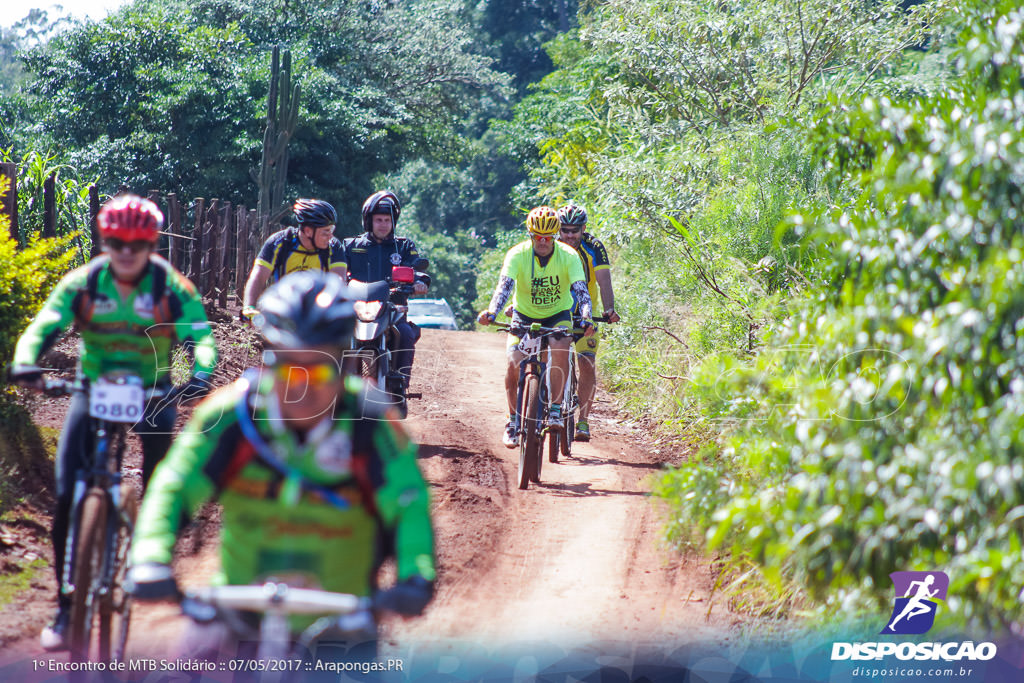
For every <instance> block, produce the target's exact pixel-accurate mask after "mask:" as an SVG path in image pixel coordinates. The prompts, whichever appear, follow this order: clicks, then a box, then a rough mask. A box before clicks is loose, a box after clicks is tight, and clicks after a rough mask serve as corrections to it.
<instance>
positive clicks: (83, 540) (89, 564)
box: [65, 488, 107, 662]
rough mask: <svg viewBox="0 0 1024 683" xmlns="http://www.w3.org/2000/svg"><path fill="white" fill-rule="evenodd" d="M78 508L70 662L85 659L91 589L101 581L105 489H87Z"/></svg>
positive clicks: (92, 601)
mask: <svg viewBox="0 0 1024 683" xmlns="http://www.w3.org/2000/svg"><path fill="white" fill-rule="evenodd" d="M80 510H81V512H80V513H79V515H78V531H77V532H76V533H75V535H74V543H75V566H74V568H73V569H72V583H73V584H74V586H75V591H74V593H73V594H72V596H71V623H70V625H69V629H68V641H69V645H70V649H71V658H72V661H76V662H85V661H88V660H89V649H90V645H91V640H92V622H93V616H94V612H95V607H96V599H97V598H96V596H95V592H96V589H97V587H98V582H99V581H100V580H102V576H101V574H102V572H103V554H104V550H105V549H106V542H105V541H106V538H105V536H106V526H107V493H106V491H104V490H103V489H99V488H93V489H90V490H89V491H88V492H87V493H86V494H85V497H84V498H83V499H82V506H81V508H80ZM68 550H70V548H69V549H68ZM65 552H66V551H65Z"/></svg>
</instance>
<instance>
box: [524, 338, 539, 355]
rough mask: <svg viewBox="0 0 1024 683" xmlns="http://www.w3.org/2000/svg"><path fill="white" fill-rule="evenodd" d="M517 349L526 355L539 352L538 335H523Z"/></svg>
mask: <svg viewBox="0 0 1024 683" xmlns="http://www.w3.org/2000/svg"><path fill="white" fill-rule="evenodd" d="M519 350H520V351H522V352H523V353H525V354H526V355H527V356H535V355H537V354H538V353H540V337H523V340H522V341H521V342H519Z"/></svg>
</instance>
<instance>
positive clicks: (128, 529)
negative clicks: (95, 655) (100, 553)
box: [99, 484, 139, 662]
mask: <svg viewBox="0 0 1024 683" xmlns="http://www.w3.org/2000/svg"><path fill="white" fill-rule="evenodd" d="M138 512H139V503H138V498H137V497H136V495H135V489H133V488H132V487H131V486H129V485H128V484H122V485H121V507H120V510H119V513H120V514H119V516H118V524H117V529H116V536H114V537H113V541H114V543H115V547H114V548H115V553H114V563H115V564H114V572H113V575H114V576H113V582H112V585H111V587H110V591H109V592H108V593H107V595H106V596H105V597H104V599H103V600H101V601H100V609H99V616H100V618H99V658H100V660H101V661H105V662H109V661H123V660H124V652H125V644H126V643H127V641H128V626H129V624H130V623H131V616H132V597H131V595H129V594H128V593H127V592H126V591H125V590H124V588H123V586H124V580H125V575H126V574H127V571H128V550H129V549H130V548H131V543H132V532H133V531H134V530H135V518H136V516H137V515H138ZM115 617H116V618H115Z"/></svg>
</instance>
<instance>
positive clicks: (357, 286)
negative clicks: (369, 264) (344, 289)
mask: <svg viewBox="0 0 1024 683" xmlns="http://www.w3.org/2000/svg"><path fill="white" fill-rule="evenodd" d="M348 289H349V292H351V294H352V298H353V299H355V300H356V301H387V300H388V295H389V294H390V293H391V290H390V288H389V287H388V281H387V280H378V281H377V282H360V281H359V280H352V281H351V282H350V283H349V284H348Z"/></svg>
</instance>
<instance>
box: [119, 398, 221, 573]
mask: <svg viewBox="0 0 1024 683" xmlns="http://www.w3.org/2000/svg"><path fill="white" fill-rule="evenodd" d="M212 401H213V398H212V397H211V398H210V399H207V401H205V402H204V403H203V404H202V405H201V406H200V408H197V412H196V414H195V416H194V417H193V418H192V419H191V420H190V421H189V423H188V424H187V425H185V429H184V431H182V433H181V435H180V436H179V437H178V438H177V439H175V441H174V443H173V444H172V445H171V449H170V451H168V453H167V456H166V457H165V458H164V459H163V460H162V461H160V464H159V465H157V467H156V470H155V471H154V472H153V478H152V479H151V480H150V482H149V486H147V487H146V495H145V496H143V498H142V508H141V510H139V518H138V521H137V522H136V525H135V535H134V537H133V540H132V548H131V558H132V563H133V564H142V563H145V562H156V563H160V564H170V563H171V559H172V553H173V550H174V542H175V540H176V538H177V535H178V529H179V527H180V525H181V522H182V519H183V517H184V518H190V517H191V516H192V515H194V514H195V512H196V510H198V509H199V506H200V505H202V504H203V503H204V502H206V501H207V500H209V499H210V498H211V497H212V496H213V493H214V485H213V482H212V481H210V479H209V478H208V477H207V476H206V473H205V472H204V468H205V465H206V463H207V461H208V460H209V459H210V455H211V454H212V453H213V452H214V451H215V450H216V448H217V446H218V442H219V439H220V435H219V434H218V435H217V436H212V435H211V434H210V432H211V431H213V432H220V433H221V434H222V433H223V431H222V430H219V429H217V427H218V425H217V423H218V422H219V421H221V420H222V419H223V417H224V416H223V415H222V413H221V411H220V410H219V408H218V409H216V410H210V409H209V406H210V405H211V402H212Z"/></svg>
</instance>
